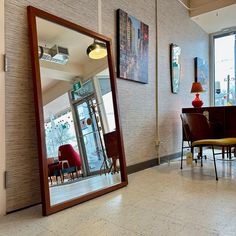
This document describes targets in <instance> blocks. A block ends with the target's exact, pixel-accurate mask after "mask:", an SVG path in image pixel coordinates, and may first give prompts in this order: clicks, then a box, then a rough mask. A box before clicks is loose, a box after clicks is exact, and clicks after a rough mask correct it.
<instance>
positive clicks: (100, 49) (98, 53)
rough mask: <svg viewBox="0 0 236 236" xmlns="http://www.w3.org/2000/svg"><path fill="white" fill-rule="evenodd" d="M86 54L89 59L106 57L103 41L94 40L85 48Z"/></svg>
mask: <svg viewBox="0 0 236 236" xmlns="http://www.w3.org/2000/svg"><path fill="white" fill-rule="evenodd" d="M87 55H88V57H89V58H91V59H102V58H104V57H106V56H107V48H106V45H105V43H101V42H97V41H96V40H94V42H93V43H92V44H91V45H89V47H88V48H87Z"/></svg>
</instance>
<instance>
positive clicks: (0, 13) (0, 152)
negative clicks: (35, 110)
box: [0, 0, 6, 216]
mask: <svg viewBox="0 0 236 236" xmlns="http://www.w3.org/2000/svg"><path fill="white" fill-rule="evenodd" d="M4 54H5V44H4V0H1V1H0V121H1V122H0V131H1V135H0V216H1V215H4V214H5V212H6V191H5V187H4V171H5V73H4V70H3V67H4V66H3V65H4V63H3V55H4Z"/></svg>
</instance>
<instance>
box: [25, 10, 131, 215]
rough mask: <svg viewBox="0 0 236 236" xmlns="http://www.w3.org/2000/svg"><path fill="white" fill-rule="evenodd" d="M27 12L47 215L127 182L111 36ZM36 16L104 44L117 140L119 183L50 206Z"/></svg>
mask: <svg viewBox="0 0 236 236" xmlns="http://www.w3.org/2000/svg"><path fill="white" fill-rule="evenodd" d="M27 13H28V24H29V39H30V49H31V59H32V76H33V89H34V101H35V113H36V128H37V139H38V160H39V168H40V184H41V200H42V210H43V215H50V214H52V213H55V212H58V211H60V210H63V209H65V208H68V207H71V206H74V205H76V204H78V203H82V202H84V201H87V200H90V199H92V198H95V197H98V196H101V195H103V194H105V193H108V192H111V191H114V190H116V189H119V188H121V187H124V186H126V185H127V184H128V177H127V172H126V162H125V154H124V147H123V137H122V130H121V127H120V120H119V109H118V98H117V85H116V78H115V70H114V63H113V56H112V44H111V39H110V38H108V37H105V36H103V35H101V34H98V33H96V32H93V31H91V30H89V29H86V28H84V27H82V26H80V25H77V24H74V23H72V22H70V21H67V20H65V19H62V18H60V17H57V16H54V15H52V14H50V13H47V12H45V11H42V10H40V9H37V8H35V7H32V6H28V7H27ZM36 17H39V18H42V19H44V20H48V21H50V22H53V23H56V24H59V25H61V26H64V27H67V28H69V29H71V30H74V31H77V32H79V33H82V34H84V35H87V36H90V37H92V38H94V39H97V40H99V41H103V42H105V43H106V46H107V52H108V56H107V57H108V68H109V72H110V82H111V90H112V98H113V106H114V115H115V124H116V131H117V139H118V140H117V141H118V151H119V161H120V172H121V173H120V174H121V183H119V184H115V185H113V186H109V187H105V188H101V189H100V190H96V191H94V192H91V193H87V194H84V195H82V196H79V197H78V198H73V199H72V200H68V201H65V202H62V203H59V204H56V205H53V206H51V205H50V194H49V183H48V166H47V159H46V155H47V153H46V143H45V130H44V116H43V105H42V91H41V77H40V65H39V59H38V40H37V27H36Z"/></svg>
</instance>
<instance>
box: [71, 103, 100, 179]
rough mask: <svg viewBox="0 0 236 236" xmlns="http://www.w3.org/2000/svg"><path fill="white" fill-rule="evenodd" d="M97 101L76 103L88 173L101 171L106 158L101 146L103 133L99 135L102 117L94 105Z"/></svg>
mask: <svg viewBox="0 0 236 236" xmlns="http://www.w3.org/2000/svg"><path fill="white" fill-rule="evenodd" d="M95 101H96V100H95V99H89V100H86V101H85V100H84V101H83V102H80V103H77V104H76V105H75V111H76V115H77V119H78V124H79V127H78V128H79V133H80V140H81V144H82V148H83V157H84V168H86V173H87V175H93V174H97V173H99V171H100V168H101V166H102V163H103V160H104V157H103V151H102V146H101V142H102V140H101V137H102V135H101V136H100V135H99V132H102V131H101V122H100V117H99V115H98V113H97V112H96V110H94V109H93V107H92V106H95V104H96V102H95Z"/></svg>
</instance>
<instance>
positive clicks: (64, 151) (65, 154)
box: [58, 144, 81, 170]
mask: <svg viewBox="0 0 236 236" xmlns="http://www.w3.org/2000/svg"><path fill="white" fill-rule="evenodd" d="M58 157H59V160H60V161H62V160H67V161H68V162H69V165H70V167H74V166H77V168H78V169H79V170H80V169H81V159H80V155H79V154H78V153H77V152H76V151H75V150H74V148H73V147H72V145H71V144H64V145H62V146H60V147H59V156H58Z"/></svg>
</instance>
